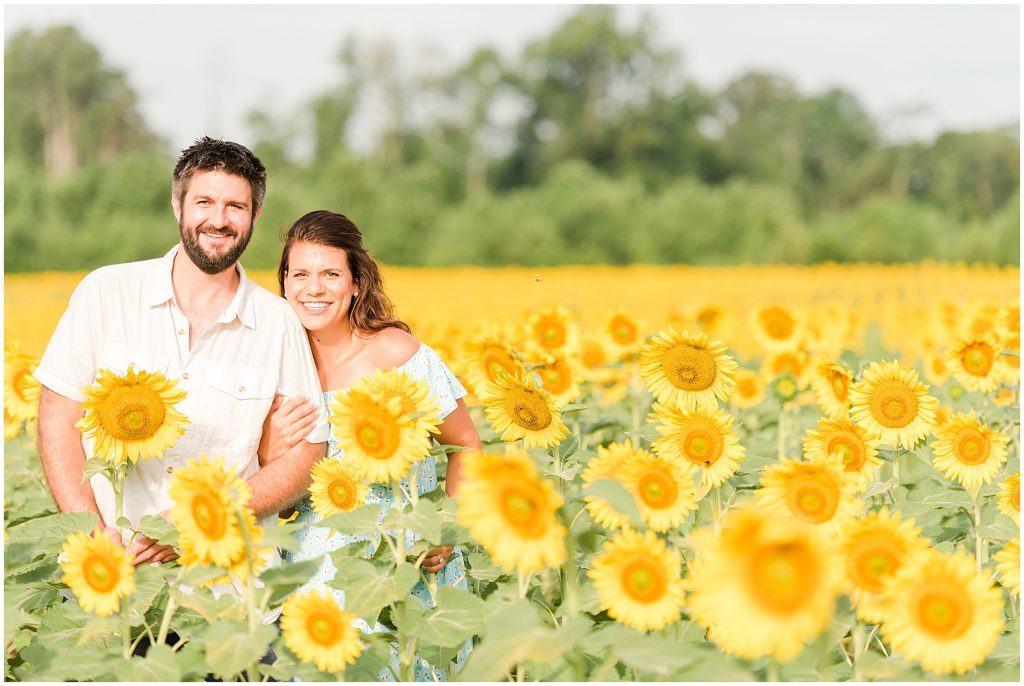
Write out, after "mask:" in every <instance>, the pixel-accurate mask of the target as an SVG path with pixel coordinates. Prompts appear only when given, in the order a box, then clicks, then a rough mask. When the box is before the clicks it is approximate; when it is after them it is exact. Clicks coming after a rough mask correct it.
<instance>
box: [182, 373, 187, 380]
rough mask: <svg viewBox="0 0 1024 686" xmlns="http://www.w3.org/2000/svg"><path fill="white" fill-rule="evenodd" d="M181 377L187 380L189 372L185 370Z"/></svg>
mask: <svg viewBox="0 0 1024 686" xmlns="http://www.w3.org/2000/svg"><path fill="white" fill-rule="evenodd" d="M181 378H183V379H186V380H187V379H188V372H185V373H184V374H182V375H181Z"/></svg>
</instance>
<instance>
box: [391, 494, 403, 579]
mask: <svg viewBox="0 0 1024 686" xmlns="http://www.w3.org/2000/svg"><path fill="white" fill-rule="evenodd" d="M391 497H392V498H393V499H394V501H395V507H400V505H401V502H402V483H401V482H400V481H398V480H397V479H396V480H394V481H392V482H391ZM403 562H405V528H404V527H399V528H398V529H397V530H396V531H395V564H396V565H400V564H402V563H403Z"/></svg>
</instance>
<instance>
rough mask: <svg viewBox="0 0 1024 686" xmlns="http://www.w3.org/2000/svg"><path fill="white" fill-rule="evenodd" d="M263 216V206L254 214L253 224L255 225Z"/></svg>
mask: <svg viewBox="0 0 1024 686" xmlns="http://www.w3.org/2000/svg"><path fill="white" fill-rule="evenodd" d="M261 214H263V206H262V205H260V208H259V209H258V210H256V211H255V212H254V213H253V215H252V223H253V224H255V223H256V222H257V221H259V218H260V215H261Z"/></svg>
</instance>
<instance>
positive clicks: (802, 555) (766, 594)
mask: <svg viewBox="0 0 1024 686" xmlns="http://www.w3.org/2000/svg"><path fill="white" fill-rule="evenodd" d="M749 575H750V579H751V582H752V586H753V588H752V590H753V596H754V598H756V599H757V600H758V602H760V603H761V605H762V606H764V607H765V608H766V609H768V610H769V611H772V612H775V613H777V614H780V615H789V614H792V613H793V612H795V611H796V610H798V609H799V608H800V606H802V605H803V604H804V603H805V602H807V600H808V598H810V597H811V595H812V594H813V593H814V592H815V587H816V586H817V569H816V567H815V564H814V558H813V557H812V555H811V553H810V551H808V550H807V548H806V547H804V546H803V545H801V544H796V543H783V544H777V545H772V546H765V547H763V548H762V549H760V550H758V551H757V552H755V553H754V555H753V558H752V560H751V564H750V569H749Z"/></svg>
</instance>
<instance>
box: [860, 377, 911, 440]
mask: <svg viewBox="0 0 1024 686" xmlns="http://www.w3.org/2000/svg"><path fill="white" fill-rule="evenodd" d="M871 414H872V415H874V417H875V419H876V420H877V421H878V423H879V424H881V425H882V426H884V427H887V428H890V429H902V428H903V427H905V426H906V425H907V424H910V422H912V421H914V418H915V417H917V396H916V395H914V392H913V391H912V390H911V389H910V388H908V387H907V386H906V385H905V384H902V383H898V382H894V381H888V382H883V383H881V384H879V387H878V390H877V391H876V392H875V393H873V394H872V397H871Z"/></svg>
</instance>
